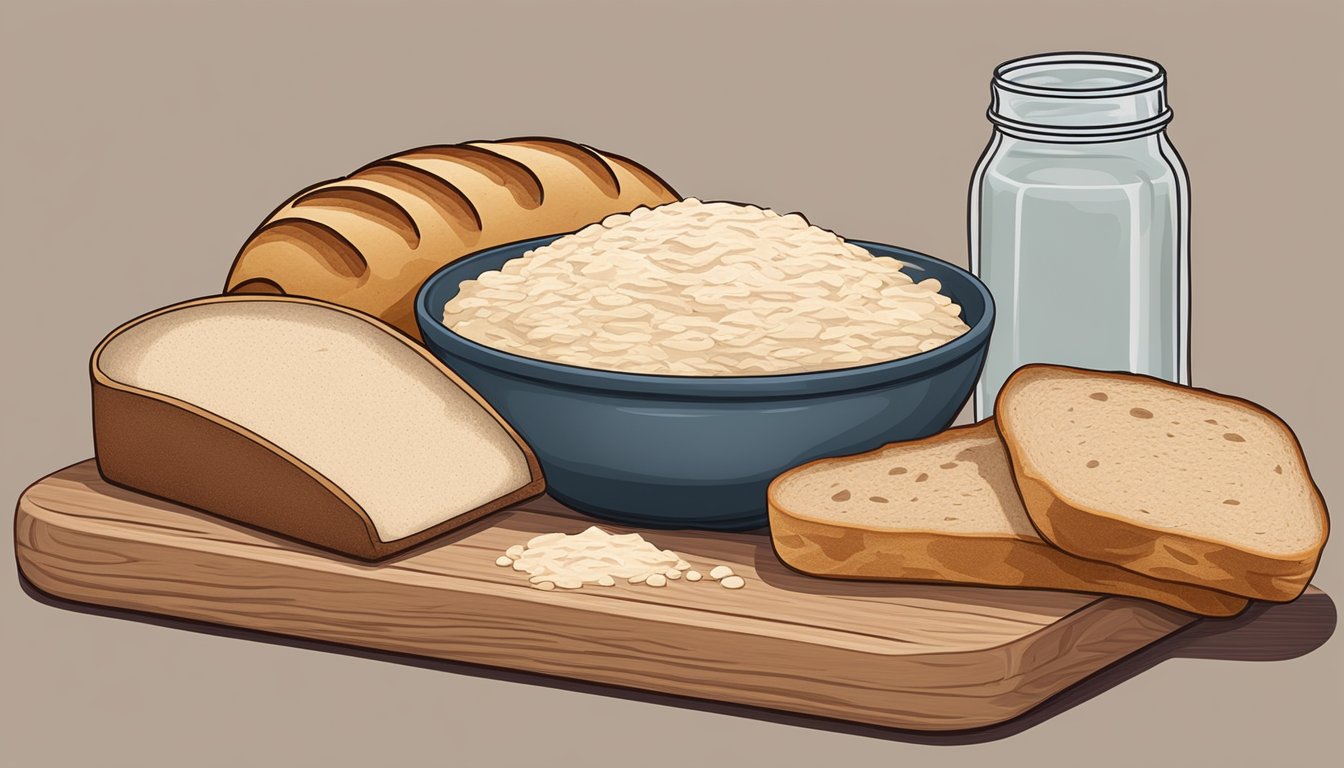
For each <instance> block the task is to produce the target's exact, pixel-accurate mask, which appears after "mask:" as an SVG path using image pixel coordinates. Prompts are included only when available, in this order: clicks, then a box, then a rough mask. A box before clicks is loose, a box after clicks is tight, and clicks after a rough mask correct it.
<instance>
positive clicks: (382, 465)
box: [90, 296, 544, 559]
mask: <svg viewBox="0 0 1344 768" xmlns="http://www.w3.org/2000/svg"><path fill="white" fill-rule="evenodd" d="M90 376H91V378H92V386H93V434H94V445H95V448H96V451H97V460H98V469H99V471H100V472H101V473H102V475H103V477H104V478H106V479H107V480H108V481H109V482H111V483H114V484H117V485H121V486H124V487H127V488H131V489H133V490H137V491H141V492H144V493H148V494H151V495H154V496H159V497H162V498H167V499H171V500H173V501H177V502H179V503H183V504H187V505H189V506H192V507H196V508H197V509H201V510H204V511H206V512H210V513H213V514H216V515H219V516H222V517H226V518H229V519H231V520H234V521H237V522H240V523H244V524H247V525H251V526H256V527H259V528H264V529H266V530H269V531H273V532H275V533H279V534H281V535H284V536H288V537H291V538H295V539H299V540H301V541H305V542H308V543H310V544H313V545H316V546H319V547H323V548H325V549H330V550H334V551H337V552H341V553H343V554H347V555H351V556H353V557H358V558H363V559H377V558H382V557H386V556H388V555H392V554H395V553H397V552H400V551H402V550H405V549H407V548H409V547H411V546H414V545H416V544H419V543H421V542H423V541H425V540H427V539H430V538H432V537H434V536H438V535H439V534H442V533H444V532H446V531H449V530H452V529H454V528H457V527H459V526H461V525H464V524H466V523H468V522H471V521H472V520H475V519H477V518H479V517H481V516H483V515H485V514H488V513H489V512H491V511H493V510H496V509H499V508H501V507H504V506H506V505H509V504H512V503H514V502H518V501H522V500H524V499H526V498H530V497H532V496H536V495H537V494H540V493H541V492H542V490H543V488H544V483H543V480H542V476H541V470H540V468H539V465H538V463H537V459H536V457H535V456H533V454H532V452H531V450H529V449H528V447H527V446H526V445H525V444H524V443H523V441H522V439H521V438H520V437H519V436H518V434H517V433H516V432H514V431H513V429H512V428H510V427H509V426H508V425H507V424H505V423H504V422H503V421H502V420H501V419H500V417H499V415H498V414H497V413H495V411H494V410H493V409H492V408H491V407H490V406H489V405H488V404H487V403H486V402H485V401H484V400H482V399H481V398H480V396H479V395H477V394H476V393H475V392H474V391H472V390H471V388H470V387H468V386H467V385H466V384H465V383H464V382H462V381H461V380H460V379H459V378H458V377H457V376H456V375H455V374H453V373H452V372H451V371H449V370H448V369H447V368H445V367H444V366H443V365H442V364H441V363H440V362H439V361H438V360H436V359H434V358H433V357H432V356H431V355H430V354H429V353H428V352H427V351H426V350H424V349H423V348H421V347H420V346H418V345H416V344H412V343H411V342H410V341H409V340H408V339H406V338H405V337H404V336H402V335H401V334H399V333H397V332H396V331H395V330H393V329H392V328H391V327H390V326H387V325H385V324H383V323H381V322H379V321H378V320H376V319H374V318H371V317H368V316H366V315H362V314H360V313H358V312H355V311H352V310H349V309H345V308H341V307H336V306H333V305H329V304H324V303H322V302H318V301H313V300H310V299H301V298H291V297H273V296H222V297H213V298H207V299H199V300H195V301H189V302H185V303H183V304H177V305H174V306H170V307H166V308H164V309H160V310H157V311H155V312H151V313H149V314H147V315H145V316H143V317H140V318H136V319H135V320H132V321H130V322H128V323H126V324H125V325H123V326H121V327H120V328H117V329H116V330H115V331H113V332H112V333H111V334H109V335H108V336H107V338H106V339H104V340H103V341H102V343H100V344H99V345H98V347H97V349H95V350H94V352H93V357H92V360H91V361H90Z"/></svg>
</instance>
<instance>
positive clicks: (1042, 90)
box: [988, 53, 1172, 143]
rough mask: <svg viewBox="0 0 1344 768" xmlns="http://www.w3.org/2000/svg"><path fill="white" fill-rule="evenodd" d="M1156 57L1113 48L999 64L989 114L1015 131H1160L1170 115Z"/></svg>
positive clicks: (1056, 137) (1075, 136)
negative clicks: (1151, 58)
mask: <svg viewBox="0 0 1344 768" xmlns="http://www.w3.org/2000/svg"><path fill="white" fill-rule="evenodd" d="M1166 80H1167V77H1166V72H1165V71H1164V70H1163V69H1162V67H1161V65H1159V64H1158V63H1157V62H1154V61H1149V60H1147V59H1140V58H1136V57H1133V56H1120V55H1116V54H1108V53H1052V54H1044V55H1039V56H1028V57H1025V58H1021V59H1014V60H1012V61H1008V62H1005V63H1003V64H1001V65H999V67H998V68H997V69H995V70H994V79H993V81H992V83H991V88H990V95H991V102H990V107H989V112H988V117H989V121H990V122H991V123H993V124H994V125H995V127H996V128H997V129H998V130H999V131H1002V132H1003V133H1005V134H1007V135H1009V136H1013V137H1015V138H1021V139H1027V140H1039V141H1050V142H1060V143H1096V142H1111V141H1123V140H1126V139H1132V138H1137V137H1140V136H1147V135H1149V134H1154V133H1159V132H1161V131H1162V130H1163V128H1164V127H1165V126H1166V124H1167V123H1169V122H1171V117H1172V113H1171V108H1170V107H1169V106H1168V105H1167V92H1166Z"/></svg>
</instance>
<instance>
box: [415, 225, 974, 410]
mask: <svg viewBox="0 0 1344 768" xmlns="http://www.w3.org/2000/svg"><path fill="white" fill-rule="evenodd" d="M564 234H567V233H562V234H557V235H547V236H545V237H537V238H531V239H528V240H519V241H516V242H512V243H506V244H504V245H498V246H495V247H493V248H487V249H485V250H482V251H477V252H476V253H472V254H469V255H467V256H464V257H463V258H461V259H458V260H456V261H454V262H451V263H449V264H446V265H444V266H442V267H440V268H439V269H437V270H436V271H435V272H434V273H433V274H431V275H430V276H429V278H428V279H426V280H425V281H424V283H422V284H421V286H420V289H419V291H417V293H416V297H415V319H416V324H417V325H418V326H419V328H420V335H421V337H422V338H423V339H424V341H425V344H426V346H428V347H429V349H430V351H431V352H433V353H434V354H435V356H436V357H439V358H440V360H441V361H442V362H443V363H444V364H445V365H447V366H448V367H449V368H452V367H453V362H454V361H453V360H451V359H444V356H448V357H450V358H452V357H456V358H462V359H464V360H466V361H467V362H469V363H472V364H475V365H478V366H482V367H486V368H490V369H492V370H494V371H496V372H500V373H504V374H507V375H509V376H512V377H515V378H524V379H531V380H534V381H538V382H543V383H545V384H548V385H561V386H565V387H570V388H580V389H591V390H600V391H606V392H613V393H619V394H622V395H649V396H656V397H672V398H713V399H760V398H763V397H771V396H774V397H788V396H797V395H821V394H828V393H834V392H853V391H858V390H863V389H870V388H874V387H881V386H889V385H891V384H893V383H896V382H899V381H906V380H910V379H913V378H916V377H922V376H925V375H928V374H933V373H936V372H939V371H941V370H943V369H946V368H951V367H953V366H955V365H958V364H960V363H962V362H964V361H965V360H966V358H968V357H971V356H974V355H977V354H981V353H982V352H983V351H984V350H985V347H986V345H987V343H988V340H989V335H990V332H991V330H992V328H993V325H994V314H995V307H994V297H993V296H992V295H991V294H990V292H989V289H988V288H987V287H986V286H985V284H984V283H983V282H981V281H980V279H979V278H977V277H976V276H975V275H973V274H971V273H970V272H969V271H967V270H966V269H964V268H962V267H960V266H957V265H956V264H952V263H951V262H948V261H944V260H942V259H939V258H936V257H934V256H929V255H928V254H924V253H920V252H918V251H912V250H909V249H908V248H901V247H900V246H895V245H887V244H885V243H878V242H873V241H867V240H849V239H846V242H850V243H853V244H854V245H858V246H860V247H862V248H866V249H868V251H869V252H871V253H873V254H874V255H875V256H882V257H888V258H896V259H898V260H900V261H902V262H903V263H905V264H907V265H910V266H913V267H916V268H918V269H921V270H928V268H929V267H933V268H934V269H938V270H946V271H947V273H948V274H950V275H953V276H955V278H956V279H958V280H961V281H962V282H963V283H964V284H965V287H966V288H968V289H969V290H971V291H972V292H974V293H975V294H977V295H978V296H979V297H980V299H981V301H982V303H983V306H984V311H983V312H982V313H981V315H980V318H979V319H978V320H976V322H975V323H974V324H973V325H972V326H971V327H970V330H968V331H967V332H966V333H964V334H962V335H961V336H958V337H957V338H955V339H953V340H952V341H949V342H948V343H946V344H944V345H942V346H940V347H937V348H936V349H932V350H930V351H928V352H921V353H918V354H915V355H911V356H909V357H903V358H900V359H897V360H887V361H884V362H878V363H869V364H868V365H860V366H853V367H849V368H834V369H830V370H824V371H805V372H801V373H776V374H766V375H753V376H672V375H667V374H657V373H627V372H622V371H609V370H603V369H599V368H585V367H582V366H577V365H570V364H567V363H555V362H550V361H547V360H540V359H537V358H532V357H526V356H523V355H518V354H514V353H512V352H505V351H503V350H499V349H495V348H494V347H488V346H486V345H484V344H481V343H479V342H475V341H472V340H471V339H468V338H466V337H465V336H461V335H459V334H457V333H455V332H454V331H453V330H452V329H451V328H449V327H448V326H447V325H445V324H444V323H443V321H442V320H440V319H438V318H436V317H435V315H434V314H433V313H432V312H431V311H430V304H429V299H430V297H431V296H433V295H435V294H437V293H440V292H442V291H444V290H447V288H445V287H444V286H445V285H446V284H448V283H451V284H452V285H453V287H456V286H457V285H458V284H459V283H461V281H462V280H465V279H469V278H465V277H463V278H459V279H458V280H457V281H456V282H453V277H454V276H455V275H457V274H458V273H460V272H466V271H469V270H471V269H474V268H476V267H477V266H478V264H479V263H480V262H481V261H484V260H486V259H490V258H492V257H493V258H497V257H499V256H500V254H501V253H504V252H514V253H515V255H513V256H511V257H510V258H508V259H506V261H512V260H513V259H515V258H521V257H522V256H524V255H526V253H527V252H528V251H530V250H533V249H535V248H539V247H541V246H543V245H547V244H549V243H551V242H554V241H555V240H557V239H559V238H561V237H564ZM481 271H485V270H481ZM938 279H940V280H942V276H938ZM440 303H442V302H440Z"/></svg>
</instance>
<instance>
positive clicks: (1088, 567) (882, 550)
mask: <svg viewBox="0 0 1344 768" xmlns="http://www.w3.org/2000/svg"><path fill="white" fill-rule="evenodd" d="M768 495H769V509H770V534H771V537H772V538H773V540H774V544H775V550H776V552H777V553H778V554H779V557H780V559H782V560H783V561H784V562H785V563H787V564H789V565H790V566H792V567H794V568H796V569H798V570H800V571H803V572H804V573H810V574H814V575H818V576H838V577H848V578H859V579H887V580H901V581H926V582H945V583H957V584H976V585H991V586H1005V587H1035V588H1041V589H1063V590H1071V591H1076V592H1095V593H1101V594H1113V595H1125V596H1129V597H1141V598H1144V599H1147V600H1153V601H1156V602H1160V603H1165V604H1167V605H1171V606H1174V607H1176V608H1180V609H1182V610H1186V611H1192V612H1194V613H1200V614H1204V615H1208V616H1230V615H1233V614H1236V613H1238V612H1240V611H1241V609H1242V608H1244V607H1245V606H1246V601H1245V600H1242V599H1240V598H1236V597H1233V596H1231V595H1226V594H1223V593H1221V592H1215V591H1212V590H1205V589H1199V588H1197V587H1189V586H1185V585H1183V584H1173V583H1170V582H1163V581H1159V580H1157V579H1151V578H1148V577H1146V576H1141V575H1139V574H1136V573H1132V572H1130V571H1127V570H1125V569H1123V568H1118V567H1116V566H1113V565H1108V564H1106V563H1099V562H1094V561H1091V560H1084V559H1082V558H1077V557H1074V556H1072V555H1069V554H1068V553H1065V552H1063V551H1061V550H1059V549H1056V548H1055V547H1052V546H1050V545H1049V544H1048V543H1046V542H1045V541H1043V540H1042V539H1041V537H1040V536H1039V535H1037V533H1036V531H1035V529H1034V528H1032V526H1031V522H1030V520H1028V518H1027V513H1026V510H1025V509H1023V508H1022V502H1021V499H1019V498H1018V495H1017V490H1016V489H1015V488H1014V487H1013V478H1012V472H1011V471H1010V469H1009V464H1008V455H1007V453H1006V452H1005V451H1004V448H1003V444H1002V443H1001V442H1000V440H999V436H998V434H997V433H996V432H995V430H994V426H993V423H992V422H989V421H985V422H981V423H979V424H975V425H972V426H968V427H960V428H957V429H950V430H948V431H946V432H943V433H942V434H939V435H935V436H933V437H929V438H925V439H923V440H915V441H912V442H907V443H893V444H891V445H887V446H884V447H882V448H879V449H877V450H875V451H871V452H869V453H863V454H859V455H856V456H845V457H840V458H835V459H822V460H820V461H814V462H812V463H810V464H804V465H802V466H801V467H797V468H795V469H792V470H789V471H788V472H785V473H784V474H782V475H780V476H779V477H778V478H776V479H775V481H774V482H773V483H771V484H770V489H769V494H768Z"/></svg>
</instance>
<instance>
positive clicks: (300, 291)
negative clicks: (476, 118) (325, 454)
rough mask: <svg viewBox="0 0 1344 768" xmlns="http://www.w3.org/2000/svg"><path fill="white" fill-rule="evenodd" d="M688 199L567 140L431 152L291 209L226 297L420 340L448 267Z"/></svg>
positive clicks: (248, 257)
mask: <svg viewBox="0 0 1344 768" xmlns="http://www.w3.org/2000/svg"><path fill="white" fill-rule="evenodd" d="M677 199H678V197H677V194H676V193H675V192H674V191H673V190H672V189H671V187H669V186H668V185H667V184H666V183H664V182H663V180H662V179H660V178H658V177H657V176H656V175H654V174H653V173H652V172H651V171H649V170H648V169H646V168H644V167H642V166H640V165H639V164H637V163H635V162H632V161H630V160H627V159H626V158H623V157H619V156H617V155H612V154H609V153H606V152H599V151H598V150H595V149H592V148H591V147H586V146H583V145H580V144H574V143H571V142H568V141H562V140H559V139H547V138H521V139H508V140H504V141H494V142H471V143H468V144H456V145H444V146H430V147H421V148H419V149H412V150H409V151H406V152H402V153H400V154H396V155H392V156H391V157H386V158H383V159H382V160H378V161H375V162H373V163H370V164H368V165H366V166H364V167H363V168H360V169H359V170H357V171H355V172H354V173H352V174H350V175H349V176H346V177H345V178H341V179H335V180H332V181H327V182H323V183H321V184H317V185H315V186H312V187H309V188H307V189H305V190H303V191H302V192H300V193H298V194H297V195H295V196H294V197H293V198H291V199H290V200H288V201H287V202H285V204H284V205H281V206H280V207H279V208H278V209H277V210H276V211H275V212H274V213H272V214H271V215H270V216H269V217H268V218H267V219H266V221H264V222H263V223H262V224H261V226H260V227H259V228H258V229H257V231H256V232H254V233H253V234H252V236H251V237H249V238H248V240H247V242H246V243H245V244H244V245H243V247H242V250H240V251H239V253H238V257H237V258H236V259H235V260H234V262H233V268H232V269H231V270H230V272H229V277H228V280H227V282H226V284H225V287H224V290H225V291H226V292H229V293H260V294H289V295H295V296H308V297H311V298H316V299H322V300H324V301H329V302H333V303H336V304H340V305H342V306H346V307H350V308H352V309H358V310H360V311H362V312H367V313H369V314H371V315H374V316H376V317H379V318H381V319H382V320H384V321H385V322H387V323H390V324H391V325H393V326H395V327H396V328H398V329H400V330H401V331H402V332H403V333H406V334H407V335H409V336H411V338H414V339H417V340H418V339H419V338H420V332H419V329H418V328H417V327H416V323H415V316H414V310H413V304H414V300H415V294H416V291H418V290H419V288H420V285H421V283H423V282H424V281H425V279H426V278H428V277H429V276H430V274H431V273H433V272H434V271H435V270H437V269H438V268H439V267H442V266H443V265H445V264H448V263H450V262H452V261H455V260H457V259H459V258H461V257H463V256H466V255H467V254H470V253H474V252H476V251H481V250H484V249H486V248H491V247H494V246H497V245H503V244H505V243H512V242H517V241H519V240H527V239H530V238H534V237H542V236H544V235H551V234H559V233H565V232H573V231H575V230H578V229H580V228H582V227H584V226H586V225H588V224H591V223H593V222H595V221H599V220H601V219H602V218H603V217H604V216H607V215H609V214H613V213H623V212H626V211H630V210H633V209H635V208H637V207H639V206H641V205H645V206H649V207H653V206H657V205H661V204H663V203H669V202H673V201H675V200H677Z"/></svg>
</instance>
